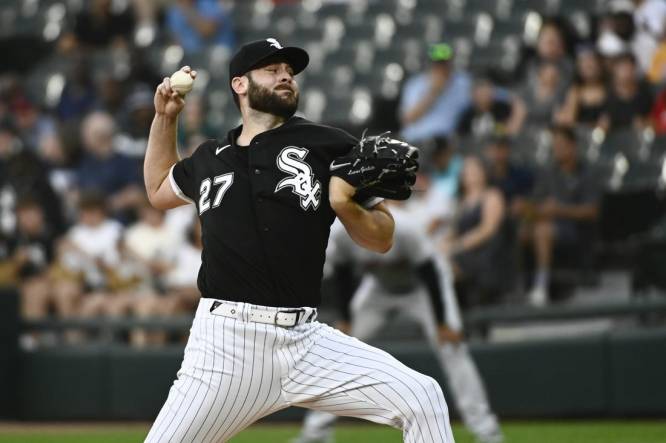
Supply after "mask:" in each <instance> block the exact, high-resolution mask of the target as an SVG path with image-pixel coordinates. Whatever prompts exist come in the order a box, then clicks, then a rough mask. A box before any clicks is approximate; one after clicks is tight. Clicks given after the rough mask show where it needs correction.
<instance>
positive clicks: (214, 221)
mask: <svg viewBox="0 0 666 443" xmlns="http://www.w3.org/2000/svg"><path fill="white" fill-rule="evenodd" d="M241 129H242V127H238V128H236V129H234V130H232V131H230V132H229V134H228V136H227V138H226V140H225V141H223V142H220V141H217V140H209V141H206V142H205V143H203V144H202V145H201V146H199V147H198V148H197V150H196V151H195V152H194V154H193V155H192V156H191V157H189V158H186V159H183V160H181V161H180V162H178V163H177V164H176V165H174V167H173V168H172V170H171V177H170V179H171V184H172V187H173V189H174V191H175V192H176V193H177V194H178V195H179V196H181V197H182V198H185V199H187V200H189V201H192V202H193V203H194V204H195V205H196V206H197V209H198V211H199V217H200V219H201V224H202V236H203V253H202V264H201V269H200V271H199V277H198V286H199V290H200V291H201V294H202V296H203V297H211V298H218V299H223V300H230V301H239V302H246V303H253V304H258V305H264V306H280V307H297V306H318V305H319V302H320V299H321V295H320V287H321V278H322V272H323V265H324V259H325V251H326V245H327V243H328V236H329V231H330V226H331V223H332V222H333V220H334V219H335V213H334V211H333V210H332V209H331V206H330V205H329V201H328V182H329V179H330V173H329V165H330V163H331V161H332V160H333V159H334V158H336V157H339V156H341V155H345V154H346V153H347V152H348V151H349V150H350V149H351V148H352V146H353V145H354V144H355V143H356V141H357V140H356V139H355V138H354V137H352V136H351V135H349V134H348V133H346V132H344V131H342V130H340V129H336V128H331V127H328V126H323V125H318V124H315V123H313V122H310V121H308V120H305V119H303V118H299V117H292V118H291V119H289V120H288V121H287V122H285V123H284V124H283V125H282V126H280V127H278V128H275V129H272V130H269V131H266V132H263V133H261V134H259V135H257V136H256V137H255V138H254V139H253V140H252V142H251V144H250V145H249V146H238V145H237V144H236V139H237V138H238V136H239V135H240V133H241Z"/></svg>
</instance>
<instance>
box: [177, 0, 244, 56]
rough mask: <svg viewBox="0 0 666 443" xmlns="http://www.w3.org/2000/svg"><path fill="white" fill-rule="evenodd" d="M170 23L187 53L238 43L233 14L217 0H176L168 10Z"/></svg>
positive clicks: (228, 46) (229, 46)
mask: <svg viewBox="0 0 666 443" xmlns="http://www.w3.org/2000/svg"><path fill="white" fill-rule="evenodd" d="M166 24H167V27H168V28H169V31H170V32H171V35H172V36H173V38H174V39H175V40H176V41H177V42H178V43H179V44H180V45H181V46H182V47H183V49H185V51H186V52H199V51H201V50H203V49H205V48H206V47H207V46H210V45H222V46H226V47H227V48H230V49H231V48H233V47H234V45H235V36H234V31H233V28H232V21H231V15H230V14H229V13H228V12H227V11H226V10H225V8H224V6H222V4H221V3H220V2H219V1H217V0H175V1H174V2H173V4H172V5H171V6H170V7H169V8H168V10H167V11H166Z"/></svg>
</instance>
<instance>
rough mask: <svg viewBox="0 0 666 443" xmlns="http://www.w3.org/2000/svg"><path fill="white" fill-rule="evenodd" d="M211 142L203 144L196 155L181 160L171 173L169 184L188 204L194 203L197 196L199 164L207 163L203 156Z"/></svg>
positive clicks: (195, 152) (172, 168) (196, 151)
mask: <svg viewBox="0 0 666 443" xmlns="http://www.w3.org/2000/svg"><path fill="white" fill-rule="evenodd" d="M210 142H211V141H210V140H209V141H206V142H204V143H203V144H201V145H200V146H199V147H198V148H197V149H196V150H195V151H194V153H193V154H192V155H191V156H190V157H187V158H184V159H182V160H180V161H179V162H178V163H176V164H175V165H173V166H172V167H171V171H169V183H170V184H171V189H173V192H174V193H175V194H176V195H177V196H178V197H180V198H181V199H183V200H185V201H186V202H188V203H194V202H195V200H196V196H197V177H196V175H197V174H196V170H197V164H201V163H202V162H203V163H205V159H204V158H203V156H204V155H205V151H206V147H207V146H208V144H209V143H210Z"/></svg>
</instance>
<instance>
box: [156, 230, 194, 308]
mask: <svg viewBox="0 0 666 443" xmlns="http://www.w3.org/2000/svg"><path fill="white" fill-rule="evenodd" d="M202 249H203V244H202V242H201V223H200V222H199V220H198V219H196V220H195V221H194V223H193V224H192V228H191V229H190V230H189V233H188V235H187V241H186V243H185V244H183V245H181V247H180V248H178V250H177V252H176V254H175V257H174V259H173V262H172V263H173V266H171V268H170V269H169V271H168V272H167V273H166V274H165V276H164V283H165V287H166V290H167V296H168V297H169V298H170V300H172V302H173V303H175V305H174V306H173V309H172V311H173V312H192V311H193V310H194V309H195V308H196V305H197V303H198V301H199V297H200V293H199V288H198V287H197V275H198V274H199V268H200V267H201V251H202Z"/></svg>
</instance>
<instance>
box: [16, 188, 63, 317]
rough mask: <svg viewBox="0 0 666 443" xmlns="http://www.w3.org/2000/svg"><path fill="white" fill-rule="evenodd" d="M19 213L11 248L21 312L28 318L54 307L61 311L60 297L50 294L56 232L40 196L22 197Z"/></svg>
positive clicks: (41, 314) (43, 315) (44, 315)
mask: <svg viewBox="0 0 666 443" xmlns="http://www.w3.org/2000/svg"><path fill="white" fill-rule="evenodd" d="M16 217H17V220H18V223H17V228H16V235H15V236H14V237H13V238H12V241H11V246H10V249H11V250H12V255H13V257H12V261H13V264H14V266H15V269H16V271H15V272H16V276H17V277H18V281H19V283H20V285H19V289H20V291H21V313H22V315H23V317H24V318H28V319H38V318H43V317H46V316H47V315H48V313H49V309H50V308H51V307H53V309H54V311H55V312H56V313H59V312H60V309H59V306H58V300H57V299H53V298H52V296H51V295H52V293H51V290H50V281H49V277H48V271H49V267H50V265H51V263H52V261H53V257H54V241H55V234H54V233H53V232H52V231H51V230H50V229H49V227H48V225H47V222H46V219H45V217H44V211H43V209H42V208H41V207H40V205H39V203H38V202H37V200H34V199H32V198H29V197H25V198H23V199H21V200H19V202H18V203H17V204H16Z"/></svg>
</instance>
